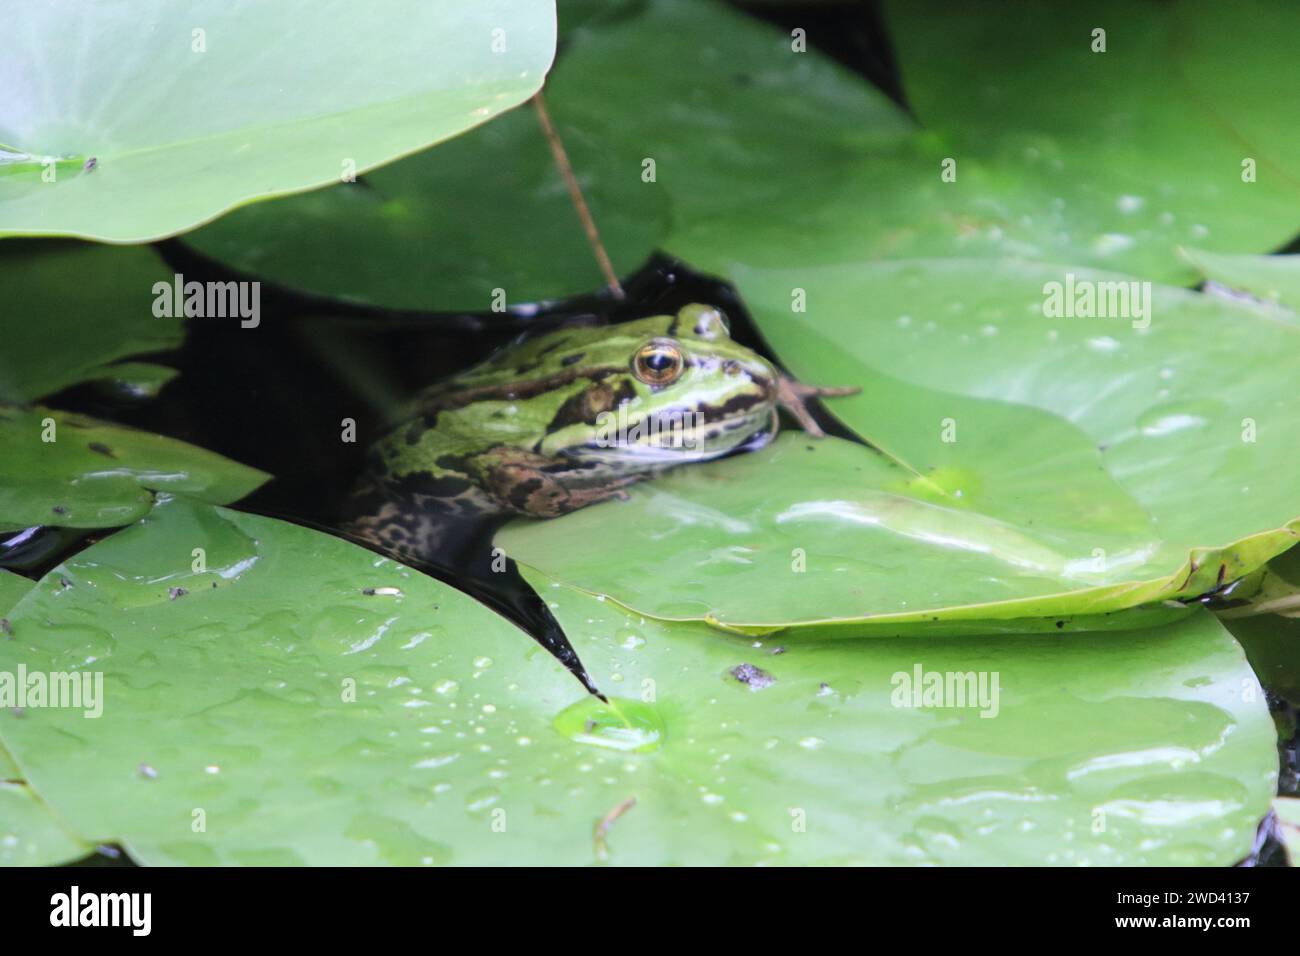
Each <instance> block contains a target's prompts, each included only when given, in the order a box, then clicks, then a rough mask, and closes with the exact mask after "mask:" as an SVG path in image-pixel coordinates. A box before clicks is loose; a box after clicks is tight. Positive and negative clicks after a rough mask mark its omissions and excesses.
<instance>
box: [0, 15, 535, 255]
mask: <svg viewBox="0 0 1300 956" xmlns="http://www.w3.org/2000/svg"><path fill="white" fill-rule="evenodd" d="M12 27H13V28H12V29H9V30H6V31H5V33H4V35H3V37H0V87H3V88H4V89H5V91H6V104H7V108H6V112H5V117H4V120H3V122H2V123H0V143H3V144H5V147H6V148H5V150H4V151H3V152H0V172H2V173H3V175H0V235H4V234H11V235H13V234H18V235H47V236H48V235H70V236H79V237H83V238H90V239H100V240H106V241H111V242H145V241H149V240H153V239H159V238H162V237H165V236H169V235H173V234H175V233H178V232H182V231H184V230H187V229H190V228H192V227H194V226H196V225H198V224H200V223H203V222H207V221H209V220H211V219H214V218H216V217H217V216H219V215H221V214H222V213H224V212H227V211H229V210H231V209H233V208H235V207H237V206H241V205H244V204H246V203H249V202H254V201H257V200H263V199H270V198H273V197H275V196H282V195H286V194H289V193H295V192H301V191H303V190H306V189H312V188H314V187H318V186H324V185H328V184H330V183H336V182H339V181H341V179H343V177H344V176H346V175H349V174H351V173H354V172H355V173H362V172H365V171H366V170H368V169H371V168H373V167H375V166H378V165H381V164H383V163H386V162H390V161H391V160H394V159H397V158H399V157H401V156H404V155H407V154H409V153H412V152H415V151H417V150H420V149H423V148H425V147H427V146H430V145H432V144H434V143H438V142H440V141H442V140H445V139H447V138H449V137H452V136H455V135H456V134H458V133H461V132H463V131H464V130H466V129H469V128H471V127H473V126H477V125H479V124H480V123H483V122H485V121H486V120H488V119H490V118H491V117H493V116H494V115H496V114H498V113H500V112H502V111H504V110H507V109H509V108H510V107H512V106H515V105H516V104H518V103H520V102H522V101H523V100H525V99H526V98H527V97H529V96H531V95H532V94H533V93H534V92H536V91H537V89H538V88H539V87H540V86H541V83H542V79H543V77H544V76H545V74H546V71H547V69H548V68H549V66H550V63H551V58H552V56H553V55H554V52H555V10H554V5H553V4H552V3H550V2H532V0H480V2H476V3H472V4H466V3H462V2H459V0H380V2H376V3H370V4H367V5H366V6H364V7H358V6H356V5H355V4H352V3H348V2H345V0H312V2H292V3H291V2H283V3H271V4H267V3H258V2H252V0H238V2H229V0H195V2H192V3H187V4H185V5H183V6H177V5H168V4H161V5H153V6H150V7H147V8H141V7H139V6H138V5H132V4H92V5H89V6H87V5H86V4H82V3H79V2H76V0H51V2H49V3H42V4H35V5H30V6H28V7H25V8H24V9H23V11H22V14H21V16H20V17H18V18H17V20H16V22H15V23H14V24H13V25H12ZM92 160H93V162H92Z"/></svg>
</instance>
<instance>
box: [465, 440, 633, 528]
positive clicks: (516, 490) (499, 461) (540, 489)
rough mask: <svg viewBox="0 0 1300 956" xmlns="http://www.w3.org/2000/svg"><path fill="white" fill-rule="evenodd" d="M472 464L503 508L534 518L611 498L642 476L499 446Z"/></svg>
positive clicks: (573, 509) (556, 516)
mask: <svg viewBox="0 0 1300 956" xmlns="http://www.w3.org/2000/svg"><path fill="white" fill-rule="evenodd" d="M469 467H470V470H471V471H472V473H473V474H474V476H475V479H476V480H477V482H478V484H479V487H481V488H482V489H483V490H484V491H485V492H487V494H488V495H489V496H491V497H492V498H493V499H494V500H495V501H496V502H497V503H498V504H500V505H501V507H502V508H504V509H506V510H509V511H513V512H515V513H516V514H521V515H525V516H527V517H529V518H558V517H560V516H561V515H567V514H568V513H569V512H571V511H577V510H578V509H579V508H585V507H586V506H587V505H591V504H596V503H597V502H600V501H608V500H609V499H610V498H622V497H626V492H624V491H623V489H624V488H626V487H627V486H629V485H632V484H635V483H636V482H637V481H640V480H641V478H642V477H644V476H643V475H620V476H610V475H608V474H604V473H600V472H598V471H597V470H595V469H592V468H591V467H590V466H584V465H581V464H578V463H575V462H573V461H570V460H569V459H566V458H550V457H547V456H546V455H539V454H537V453H536V452H531V451H525V450H523V449H521V448H512V447H510V446H508V445H498V446H497V447H495V448H489V449H488V450H487V451H485V452H483V453H482V454H479V455H476V456H475V457H474V458H473V459H472V460H471V461H470V462H469Z"/></svg>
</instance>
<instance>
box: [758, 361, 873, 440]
mask: <svg viewBox="0 0 1300 956" xmlns="http://www.w3.org/2000/svg"><path fill="white" fill-rule="evenodd" d="M860 391H862V389H860V388H856V387H848V388H838V387H834V386H829V387H828V386H819V385H805V384H803V383H802V382H798V381H795V380H794V379H793V378H791V377H790V376H788V375H781V376H778V377H777V380H776V401H777V404H778V405H780V406H781V407H782V408H784V409H785V410H786V411H787V412H789V413H790V414H791V415H793V416H794V419H795V421H797V422H798V423H799V427H800V428H802V429H803V430H804V431H805V432H807V433H808V434H809V435H811V436H812V437H813V438H824V437H825V436H826V433H825V432H824V431H822V430H821V427H820V426H819V425H818V424H817V422H816V420H814V419H813V417H812V413H811V412H809V411H808V400H809V399H810V398H830V397H834V396H839V395H856V394H858V392H860Z"/></svg>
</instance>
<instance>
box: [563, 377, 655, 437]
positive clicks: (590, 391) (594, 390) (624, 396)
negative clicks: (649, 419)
mask: <svg viewBox="0 0 1300 956" xmlns="http://www.w3.org/2000/svg"><path fill="white" fill-rule="evenodd" d="M635 395H636V389H635V388H633V387H632V383H631V382H629V381H627V380H626V379H624V380H623V381H621V382H619V383H618V387H617V388H614V387H611V386H610V385H609V384H608V383H607V382H600V383H598V384H596V385H593V386H591V387H590V388H585V389H583V390H582V391H581V392H578V394H576V395H570V396H569V397H568V398H566V399H565V400H564V404H562V405H561V406H560V407H559V408H558V409H557V410H556V412H555V417H554V418H552V419H551V422H550V424H549V425H547V426H546V434H548V435H550V434H552V433H554V432H557V431H559V430H560V429H561V428H567V427H568V426H570V425H594V424H595V423H596V418H597V416H599V415H600V414H602V413H604V412H608V411H612V410H613V409H615V408H617V407H618V406H619V405H621V404H622V403H623V402H625V401H628V400H629V399H631V398H632V397H633V396H635Z"/></svg>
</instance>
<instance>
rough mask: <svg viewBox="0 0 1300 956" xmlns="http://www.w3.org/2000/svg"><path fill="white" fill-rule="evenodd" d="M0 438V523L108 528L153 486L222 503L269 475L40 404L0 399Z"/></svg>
mask: <svg viewBox="0 0 1300 956" xmlns="http://www.w3.org/2000/svg"><path fill="white" fill-rule="evenodd" d="M47 439H53V440H47ZM0 444H2V445H3V446H4V449H5V454H4V455H3V457H0V529H14V528H25V527H30V526H32V525H58V526H60V527H68V528H112V527H116V526H118V525H124V524H128V523H130V522H132V521H134V520H136V519H137V518H139V517H141V516H143V515H144V514H146V513H147V512H148V511H149V509H150V508H151V507H152V506H153V503H154V496H155V493H157V492H169V493H174V494H184V495H190V496H193V497H195V498H199V499H201V500H203V501H211V502H215V503H220V504H225V503H227V502H231V501H238V500H239V499H240V498H242V497H244V495H246V494H248V493H249V492H251V491H253V490H254V489H255V488H257V487H258V486H259V485H261V484H262V483H263V482H265V481H266V480H267V479H268V478H269V477H270V476H269V475H267V474H266V473H265V472H262V471H258V470H257V469H256V468H249V467H248V466H247V465H241V464H239V463H238V462H234V461H231V460H230V459H228V458H223V457H222V456H221V455H218V454H215V453H213V452H210V451H207V450H205V449H202V448H196V447H195V446H193V445H187V444H186V443H184V442H180V441H177V440H175V439H174V438H167V437H165V436H163V435H155V434H152V433H150V432H142V431H136V430H135V429H133V428H125V427H123V426H121V425H114V424H111V423H109V422H103V421H99V420H97V419H94V418H89V417H86V416H84V415H77V414H73V413H70V412H61V411H55V410H53V409H48V408H40V407H32V408H20V407H17V406H13V405H0Z"/></svg>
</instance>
